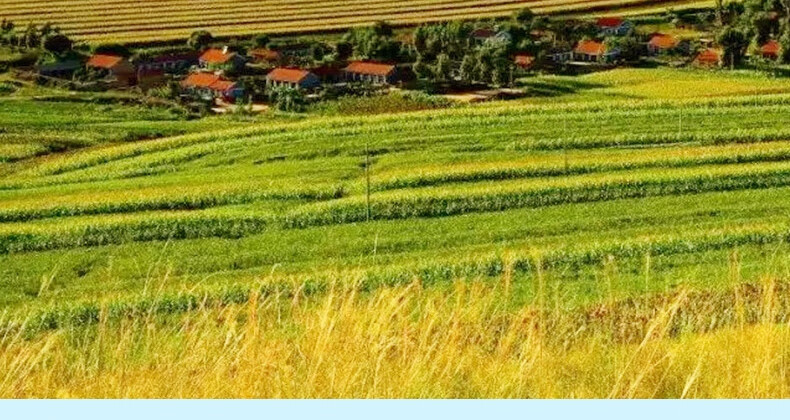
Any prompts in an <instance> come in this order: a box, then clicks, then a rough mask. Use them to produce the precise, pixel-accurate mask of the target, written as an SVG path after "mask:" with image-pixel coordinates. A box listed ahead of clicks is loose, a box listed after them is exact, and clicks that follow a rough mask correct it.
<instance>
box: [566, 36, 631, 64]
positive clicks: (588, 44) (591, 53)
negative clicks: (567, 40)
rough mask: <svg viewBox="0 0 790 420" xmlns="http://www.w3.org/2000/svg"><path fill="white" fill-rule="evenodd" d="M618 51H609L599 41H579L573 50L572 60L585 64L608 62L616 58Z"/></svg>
mask: <svg viewBox="0 0 790 420" xmlns="http://www.w3.org/2000/svg"><path fill="white" fill-rule="evenodd" d="M619 53H620V52H619V51H618V50H616V49H609V48H607V47H606V44H604V43H603V42H599V41H579V43H578V44H576V48H574V49H573V60H575V61H585V62H598V63H602V62H610V61H612V60H614V59H615V58H617V56H618V55H619Z"/></svg>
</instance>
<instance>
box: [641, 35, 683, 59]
mask: <svg viewBox="0 0 790 420" xmlns="http://www.w3.org/2000/svg"><path fill="white" fill-rule="evenodd" d="M679 43H680V41H679V40H678V39H677V38H675V37H674V36H672V35H665V34H655V35H653V36H652V37H651V38H650V41H648V42H647V52H648V53H650V54H652V55H658V54H662V53H666V52H669V51H672V50H674V49H675V48H677V47H678V44H679Z"/></svg>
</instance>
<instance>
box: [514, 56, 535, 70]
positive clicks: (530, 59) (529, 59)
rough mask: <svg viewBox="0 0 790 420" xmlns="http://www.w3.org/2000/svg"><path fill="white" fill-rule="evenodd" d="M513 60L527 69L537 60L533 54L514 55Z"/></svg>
mask: <svg viewBox="0 0 790 420" xmlns="http://www.w3.org/2000/svg"><path fill="white" fill-rule="evenodd" d="M513 62H514V63H516V65H517V66H519V67H521V68H523V69H526V68H529V67H532V63H534V62H535V56H534V55H532V54H516V55H515V57H513Z"/></svg>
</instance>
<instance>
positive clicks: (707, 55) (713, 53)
mask: <svg viewBox="0 0 790 420" xmlns="http://www.w3.org/2000/svg"><path fill="white" fill-rule="evenodd" d="M694 62H695V63H696V64H697V65H699V66H704V67H718V66H721V63H722V52H721V50H719V49H716V48H706V49H705V50H703V51H702V52H700V53H699V54H698V55H697V58H695V59H694Z"/></svg>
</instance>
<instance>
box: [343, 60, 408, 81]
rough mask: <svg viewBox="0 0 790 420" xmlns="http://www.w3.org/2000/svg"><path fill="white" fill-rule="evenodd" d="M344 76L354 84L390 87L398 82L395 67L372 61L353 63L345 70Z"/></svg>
mask: <svg viewBox="0 0 790 420" xmlns="http://www.w3.org/2000/svg"><path fill="white" fill-rule="evenodd" d="M343 74H344V75H345V79H346V80H348V81H353V82H367V83H374V84H380V85H389V84H394V83H395V82H397V81H398V70H397V68H396V67H395V65H393V64H384V63H374V62H370V61H353V62H351V63H350V64H349V65H348V66H347V67H346V68H344V69H343Z"/></svg>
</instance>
